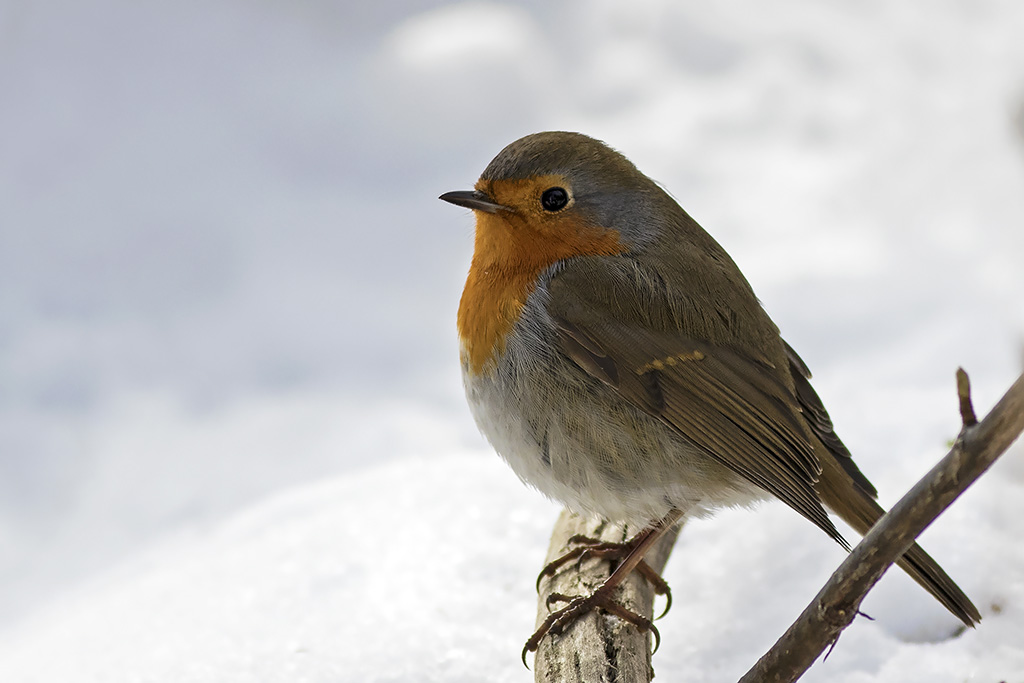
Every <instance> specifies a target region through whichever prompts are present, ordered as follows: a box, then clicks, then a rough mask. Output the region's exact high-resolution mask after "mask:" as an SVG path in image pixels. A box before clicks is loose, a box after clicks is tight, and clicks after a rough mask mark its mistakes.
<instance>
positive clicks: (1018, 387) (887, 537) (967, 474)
mask: <svg viewBox="0 0 1024 683" xmlns="http://www.w3.org/2000/svg"><path fill="white" fill-rule="evenodd" d="M957 394H958V396H959V398H960V412H961V416H962V417H963V422H964V426H963V429H962V430H961V432H960V436H959V437H958V438H957V441H956V443H955V444H954V445H953V449H952V450H951V451H950V452H949V454H948V455H946V457H944V458H943V459H942V460H941V461H940V462H939V464H938V465H936V466H935V467H934V468H933V469H932V471H931V472H929V473H928V474H927V475H925V477H924V478H923V479H921V481H919V482H918V483H917V484H916V485H915V486H914V488H912V489H911V490H910V492H909V493H907V495H905V496H904V497H903V498H902V499H901V500H900V501H899V502H898V503H896V505H895V506H893V508H892V510H890V511H889V512H888V514H886V515H885V516H884V517H882V519H880V520H879V521H878V523H877V524H875V526H874V527H873V528H872V529H871V531H870V532H868V535H867V536H865V537H864V539H863V540H862V541H861V542H860V544H859V545H857V547H856V548H854V549H853V552H851V553H850V555H849V557H847V559H846V561H845V562H843V564H842V565H840V567H839V569H837V570H836V572H835V573H834V574H833V575H832V577H831V578H830V579H829V581H828V583H827V584H825V587H824V588H822V590H821V592H819V593H818V595H817V596H815V598H814V600H813V601H812V602H811V604H810V605H808V606H807V608H806V609H804V611H803V613H802V614H801V615H800V617H799V618H798V619H797V620H796V621H795V622H794V623H793V625H792V626H790V627H789V630H788V631H786V633H785V634H784V635H783V636H782V638H780V639H779V641H778V642H777V643H775V645H774V646H773V647H772V648H771V650H769V651H768V653H767V654H765V655H764V657H762V658H761V659H760V660H759V661H758V662H757V664H756V665H755V666H754V668H752V669H751V670H750V671H748V672H747V674H746V675H745V676H744V677H743V678H742V679H740V683H754V682H755V681H756V682H759V683H760V682H764V681H771V682H773V683H783V682H789V681H795V680H796V679H797V678H799V677H800V676H801V675H802V674H803V673H804V671H806V670H807V669H808V668H809V667H810V665H811V664H812V663H814V660H815V659H817V658H818V656H819V655H820V654H821V653H822V651H824V649H825V648H826V647H828V646H829V644H831V643H834V642H835V641H836V639H837V638H839V634H840V633H841V632H842V631H843V629H845V628H846V627H847V626H848V625H849V624H850V623H851V622H852V621H853V619H854V617H856V616H857V614H858V609H859V607H860V603H861V601H862V600H863V599H864V596H865V595H866V594H867V592H868V591H869V590H870V589H871V587H872V586H874V585H875V583H876V582H877V581H878V579H880V578H881V577H882V574H884V573H885V571H886V569H888V568H889V566H890V565H891V564H892V563H893V562H894V561H895V560H896V559H897V558H899V557H900V555H902V554H903V553H904V552H905V551H906V550H907V548H909V547H910V546H911V544H912V543H913V542H914V539H915V538H917V536H919V535H920V534H921V532H922V531H924V530H925V529H926V528H927V527H928V525H929V524H931V523H932V521H933V520H934V519H935V518H936V517H938V516H939V514H941V513H942V511H943V510H945V509H946V508H947V507H949V505H950V504H951V503H952V502H953V501H954V500H956V498H957V497H958V496H959V495H960V494H961V493H963V492H964V490H966V489H967V487H968V486H970V485H971V484H972V483H974V481H975V480H976V479H977V478H978V477H979V476H981V475H982V474H983V473H984V472H985V470H987V469H988V468H989V467H990V466H991V465H992V463H993V462H995V460H996V459H997V458H998V457H999V456H1000V455H1002V454H1003V453H1004V452H1005V451H1006V449H1007V448H1009V447H1010V444H1012V443H1013V442H1014V441H1015V440H1016V439H1017V437H1018V436H1019V435H1020V433H1021V431H1022V430H1024V375H1021V376H1020V377H1018V378H1017V381H1016V382H1014V383H1013V386H1011V387H1010V389H1009V390H1008V391H1007V392H1006V394H1005V395H1004V396H1003V398H1002V399H1000V401H999V403H997V404H996V406H995V407H994V408H993V409H992V412H990V413H989V414H988V416H987V417H985V419H984V420H982V421H981V422H977V421H976V418H975V416H974V408H973V407H972V406H971V397H970V384H969V382H968V381H967V374H966V373H964V372H963V370H960V371H958V373H957Z"/></svg>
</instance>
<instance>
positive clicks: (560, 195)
mask: <svg viewBox="0 0 1024 683" xmlns="http://www.w3.org/2000/svg"><path fill="white" fill-rule="evenodd" d="M568 203H569V193H568V192H566V191H565V190H564V189H562V188H560V187H549V188H548V189H546V190H544V194H542V195H541V196H540V205H541V206H543V207H544V210H545V211H558V210H560V209H562V208H564V207H565V205H566V204H568Z"/></svg>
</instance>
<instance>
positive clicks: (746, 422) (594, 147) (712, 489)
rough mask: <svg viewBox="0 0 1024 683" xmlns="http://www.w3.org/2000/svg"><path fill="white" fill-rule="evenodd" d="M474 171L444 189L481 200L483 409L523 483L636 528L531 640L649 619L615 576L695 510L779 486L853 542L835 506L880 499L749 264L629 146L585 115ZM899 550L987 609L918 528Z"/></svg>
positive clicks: (929, 576) (468, 294) (468, 321)
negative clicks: (609, 620) (630, 606)
mask: <svg viewBox="0 0 1024 683" xmlns="http://www.w3.org/2000/svg"><path fill="white" fill-rule="evenodd" d="M475 187H476V189H475V190H470V191H458V192H448V193H446V194H443V195H441V197H440V198H441V199H442V200H444V201H446V202H450V203H452V204H455V205H457V206H462V207H466V208H469V209H472V210H473V211H474V213H475V215H476V239H475V248H474V253H473V260H472V265H471V267H470V270H469V276H468V278H467V280H466V287H465V290H464V291H463V293H462V300H461V302H460V304H459V312H458V331H459V341H460V352H461V361H462V372H463V380H464V384H465V389H466V396H467V398H468V401H469V406H470V409H471V410H472V413H473V416H474V418H475V419H476V422H477V424H478V425H479V427H480V429H481V431H482V432H483V433H484V435H485V436H486V437H487V439H488V440H489V441H490V442H491V444H492V445H493V446H494V448H495V450H496V451H497V452H498V453H499V454H500V455H501V456H502V457H503V458H504V459H505V460H506V461H507V462H508V464H509V465H510V466H511V467H512V469H513V470H514V471H515V473H516V474H517V475H519V477H520V478H521V479H522V480H523V481H525V482H526V483H527V484H529V485H531V486H533V487H535V488H537V489H539V490H540V491H541V492H542V493H544V494H546V495H547V496H549V497H551V498H553V499H556V500H558V501H560V502H562V503H563V504H565V505H566V506H568V507H569V508H570V509H572V510H575V511H577V512H580V513H583V514H590V515H597V516H600V517H602V518H604V519H607V520H611V521H617V522H625V523H629V524H635V525H639V526H640V527H642V528H643V531H641V532H640V533H639V534H637V536H636V537H634V538H633V539H631V540H630V541H628V542H627V543H626V544H623V547H622V553H621V555H622V557H621V562H620V564H619V565H618V567H617V568H616V570H615V571H614V572H612V574H611V576H609V578H608V579H607V581H606V582H605V583H604V584H603V585H602V586H600V587H599V588H598V589H597V591H595V592H594V593H593V594H592V595H588V596H580V597H577V598H574V599H572V600H571V601H570V602H569V604H568V605H566V606H565V607H564V608H562V609H559V610H556V611H554V612H553V613H552V614H551V615H550V616H549V618H548V619H547V621H546V622H545V623H544V624H543V625H542V626H541V628H540V629H539V630H538V631H537V633H535V634H534V636H533V637H532V638H531V639H530V640H529V641H528V642H527V645H526V648H525V649H524V656H525V653H526V651H527V650H531V651H532V650H534V649H536V647H537V646H538V644H539V643H540V641H541V639H542V638H543V637H544V636H545V635H546V634H547V633H549V632H550V633H559V632H561V631H563V630H564V629H565V628H566V627H567V626H568V625H569V624H571V622H572V621H573V620H574V619H575V618H576V617H578V616H579V615H581V614H583V613H585V612H587V611H589V610H592V609H596V608H602V609H605V610H607V611H609V612H611V613H613V614H616V615H618V616H620V617H622V618H625V619H627V620H629V621H631V622H633V623H634V624H636V625H637V626H639V627H641V628H648V629H649V628H651V624H650V622H649V621H647V620H646V619H644V618H643V617H641V616H639V615H637V614H634V613H632V612H629V611H628V610H625V608H623V607H622V606H620V605H617V604H615V602H614V600H613V599H612V598H613V591H614V589H615V587H616V586H617V585H618V584H620V583H621V582H622V580H623V579H624V578H625V577H626V576H627V575H628V574H629V572H631V571H633V570H634V569H637V568H643V567H641V565H642V560H643V554H644V552H646V551H647V549H648V548H650V546H651V545H653V544H654V542H655V541H656V540H657V539H658V538H659V537H660V536H661V534H663V533H664V532H665V531H667V530H668V529H669V528H671V527H672V526H673V525H674V524H676V523H677V522H678V521H679V520H680V519H682V518H683V517H684V516H691V515H699V514H704V513H709V512H711V511H713V510H715V509H716V508H719V507H722V506H734V505H747V504H750V503H753V502H755V501H758V500H762V499H767V498H771V497H775V498H779V499H781V500H782V501H783V502H785V503H786V504H787V505H789V506H790V507H791V508H793V509H794V510H796V511H797V512H798V513H800V514H801V515H803V516H804V517H805V518H807V519H808V520H810V522H811V523H813V524H814V525H815V526H817V527H818V528H819V529H821V530H822V531H824V532H825V533H826V534H828V535H829V536H830V537H832V538H833V539H835V540H836V541H837V542H838V543H839V544H840V545H842V546H843V547H844V548H846V549H849V547H850V546H849V544H848V543H847V542H846V540H845V539H844V538H843V537H842V536H841V535H840V533H839V532H838V531H837V530H836V528H835V526H834V525H833V523H832V521H831V520H830V519H829V516H828V514H827V512H826V510H831V511H832V512H833V513H835V514H837V515H838V516H839V517H841V518H842V519H843V520H845V521H846V522H847V523H848V524H849V525H850V526H851V527H852V528H853V529H855V530H856V531H857V532H858V533H860V534H865V533H867V531H868V530H869V529H870V528H871V526H872V525H873V524H874V523H875V522H876V521H877V520H878V518H879V517H881V516H882V514H884V512H885V511H884V510H883V509H882V507H881V506H879V505H878V503H876V502H875V498H876V496H877V492H876V490H875V487H874V486H872V484H871V482H870V481H868V479H867V478H866V477H865V476H864V475H863V474H862V473H861V471H860V469H859V468H858V467H857V465H856V464H855V463H854V461H853V458H852V457H851V455H850V452H849V451H848V450H847V449H846V447H845V446H844V445H843V442H842V441H840V440H839V437H838V436H836V434H835V432H834V431H833V429H832V422H831V420H830V418H829V416H828V413H827V412H826V411H825V408H824V406H823V405H822V403H821V399H819V398H818V395H817V393H816V392H815V391H814V389H813V388H812V387H811V384H810V382H809V381H808V380H809V379H810V376H811V373H810V372H809V371H808V369H807V366H806V365H805V364H804V362H803V361H802V360H801V359H800V357H799V356H798V355H797V354H796V352H795V351H794V350H793V349H792V348H791V347H790V346H789V344H787V343H786V342H785V341H784V340H783V339H782V337H780V336H779V330H778V328H777V327H776V325H775V323H774V322H772V320H771V318H769V317H768V314H767V313H766V312H765V311H764V309H763V308H762V307H761V305H760V303H759V302H758V299H757V297H756V296H755V295H754V292H753V290H752V289H751V287H750V285H749V283H748V282H747V280H746V279H745V278H744V277H743V275H742V273H740V270H739V268H738V267H737V266H736V264H735V263H733V261H732V259H731V258H730V257H729V255H728V254H726V253H725V251H724V250H723V249H722V247H721V246H719V245H718V243H717V242H715V240H714V239H712V237H711V236H710V235H708V233H706V232H705V231H704V230H703V229H702V228H701V227H700V226H699V225H698V224H697V222H696V221H694V220H693V218H691V217H690V216H689V215H688V214H687V213H686V212H685V211H684V210H683V209H682V208H681V207H680V206H679V204H677V203H676V202H675V200H674V199H672V197H670V196H669V194H668V193H667V192H665V191H664V190H663V189H661V187H659V186H658V185H657V184H656V183H655V182H654V181H652V180H651V179H650V178H648V177H647V176H645V175H644V174H643V173H641V172H640V171H639V170H637V168H636V167H635V166H634V165H633V164H632V163H631V162H630V161H629V160H628V159H626V158H625V157H624V156H622V155H621V154H619V153H618V152H616V151H615V150H613V149H611V148H610V147H608V146H606V145H605V144H604V143H602V142H600V141H598V140H594V139H592V138H590V137H587V136H585V135H581V134H579V133H567V132H546V133H537V134H534V135H528V136H526V137H524V138H521V139H519V140H517V141H515V142H513V143H512V144H510V145H508V146H507V147H505V149H503V150H502V151H501V152H500V153H499V154H498V156H496V157H495V158H494V160H493V161H491V163H490V164H489V165H488V166H487V168H486V169H484V172H483V174H482V175H481V176H480V180H479V181H478V182H477V183H476V186H475ZM567 557H568V556H567ZM553 564H558V562H557V561H556V563H553ZM644 566H645V565H644ZM899 566H900V567H902V568H903V569H904V570H905V571H906V572H907V573H908V574H909V575H910V576H911V577H912V578H913V579H914V580H915V581H917V583H919V584H920V585H921V586H922V587H924V589H925V590H927V591H928V592H929V593H931V594H932V595H933V596H934V597H935V598H936V599H937V600H938V601H939V602H941V603H942V604H943V605H944V606H945V607H946V608H947V609H948V610H949V611H950V612H951V613H953V614H954V615H955V616H956V617H957V618H958V619H960V620H961V621H962V622H963V623H964V624H966V625H967V626H973V625H974V624H975V623H977V622H978V621H980V619H981V616H980V614H979V613H978V610H977V608H976V607H975V606H974V605H973V604H972V603H971V601H970V599H968V597H967V596H966V595H965V594H964V593H963V591H961V590H960V588H959V587H958V586H957V585H956V584H955V583H954V582H953V580H952V579H950V578H949V576H948V575H947V574H946V573H945V572H944V571H943V570H942V569H941V568H940V567H939V565H938V564H937V563H936V562H935V561H934V560H933V559H932V558H931V557H929V556H928V555H927V554H926V553H925V552H924V550H922V549H921V548H920V547H919V546H918V545H916V544H915V545H913V546H912V547H911V548H910V549H909V550H908V551H907V552H906V553H905V554H904V555H903V557H902V558H901V559H900V560H899Z"/></svg>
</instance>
